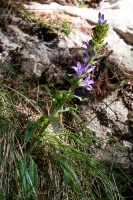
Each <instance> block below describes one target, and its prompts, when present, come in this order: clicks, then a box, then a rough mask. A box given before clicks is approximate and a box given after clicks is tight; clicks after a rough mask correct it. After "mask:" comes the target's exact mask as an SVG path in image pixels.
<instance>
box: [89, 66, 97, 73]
mask: <svg viewBox="0 0 133 200" xmlns="http://www.w3.org/2000/svg"><path fill="white" fill-rule="evenodd" d="M95 68H96V66H95V65H90V66H89V67H88V69H87V73H90V72H91V71H93V70H94V69H95Z"/></svg>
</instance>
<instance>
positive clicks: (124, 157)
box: [80, 91, 133, 165]
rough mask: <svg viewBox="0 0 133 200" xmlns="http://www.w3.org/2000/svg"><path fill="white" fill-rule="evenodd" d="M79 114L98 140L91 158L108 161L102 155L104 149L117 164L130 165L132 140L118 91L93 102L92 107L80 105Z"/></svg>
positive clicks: (127, 111)
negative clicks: (97, 147)
mask: <svg viewBox="0 0 133 200" xmlns="http://www.w3.org/2000/svg"><path fill="white" fill-rule="evenodd" d="M80 113H81V115H82V116H84V118H85V119H86V123H85V124H86V125H87V127H88V129H89V130H90V131H91V132H92V133H93V135H95V136H96V137H97V138H99V140H100V142H99V143H98V145H99V144H100V148H99V150H98V152H97V155H96V152H93V151H92V152H91V153H92V156H94V158H96V159H101V160H104V159H107V160H108V159H109V158H105V155H104V150H105V149H106V150H107V151H108V152H110V153H111V155H112V156H114V157H116V160H117V161H118V162H119V163H121V164H124V165H125V164H126V163H128V164H130V159H129V158H128V156H130V154H132V149H133V140H132V131H131V129H130V124H129V123H128V121H129V118H128V114H129V110H128V109H127V107H126V106H125V103H124V102H123V100H122V99H121V97H119V95H118V91H115V92H113V93H112V94H111V95H109V96H108V97H107V98H104V99H103V100H102V101H101V102H100V103H95V102H93V104H92V105H90V104H89V105H84V106H83V105H82V106H81V109H80ZM127 138H128V141H127ZM116 146H117V147H116ZM118 147H119V148H118ZM113 148H115V151H113ZM100 149H101V150H100Z"/></svg>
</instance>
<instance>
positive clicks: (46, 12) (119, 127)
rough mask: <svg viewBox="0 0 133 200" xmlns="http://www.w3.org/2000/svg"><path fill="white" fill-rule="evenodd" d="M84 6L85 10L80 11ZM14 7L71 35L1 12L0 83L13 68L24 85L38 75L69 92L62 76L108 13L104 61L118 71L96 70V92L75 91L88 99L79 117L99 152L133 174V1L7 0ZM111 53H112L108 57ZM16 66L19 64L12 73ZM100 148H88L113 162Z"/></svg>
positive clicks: (4, 11)
mask: <svg viewBox="0 0 133 200" xmlns="http://www.w3.org/2000/svg"><path fill="white" fill-rule="evenodd" d="M18 3H19V4H18ZM82 3H83V4H85V5H86V7H84V6H83V8H80V7H78V6H79V5H82ZM12 5H14V7H15V8H17V9H18V10H19V11H20V10H25V11H26V12H27V13H30V14H31V15H32V17H34V18H35V19H37V20H40V21H41V22H47V23H51V22H52V23H55V24H59V25H60V26H61V24H62V23H63V22H67V23H68V24H69V27H70V29H71V33H70V35H68V36H65V35H64V34H63V33H62V32H61V31H57V30H56V29H55V31H49V30H48V29H47V28H46V27H43V26H39V25H36V22H33V21H32V22H31V21H28V20H26V19H25V18H24V17H22V15H21V14H20V13H19V14H12V15H11V14H10V9H9V10H8V12H7V10H3V11H2V12H1V15H0V60H1V61H0V62H1V68H0V81H3V80H4V78H5V76H6V73H7V71H8V70H9V69H10V70H14V69H16V70H18V71H19V73H20V78H21V79H23V80H27V79H29V78H31V77H33V75H35V76H36V77H42V78H43V79H44V82H45V83H48V84H49V85H51V84H54V85H56V84H61V85H62V87H66V86H65V85H63V84H64V82H62V81H61V78H60V77H61V76H62V75H65V73H66V72H67V71H69V66H71V65H72V64H74V63H75V61H76V59H77V55H78V54H80V53H81V52H82V51H83V46H82V42H83V41H89V40H90V39H91V35H92V29H93V27H94V25H95V24H96V23H97V16H98V12H99V11H100V12H102V13H104V14H105V18H106V19H107V21H108V24H109V31H108V34H107V37H106V38H105V42H107V43H108V50H107V49H106V51H103V61H104V62H105V61H106V64H107V63H108V65H109V66H115V67H116V68H117V69H118V71H117V70H113V69H111V68H110V69H109V71H108V72H107V73H106V74H105V73H104V70H102V66H103V67H104V68H105V66H106V64H105V65H101V66H100V67H99V66H98V70H97V71H98V72H99V70H101V71H100V73H99V74H98V73H97V74H96V76H97V79H96V84H95V86H94V88H96V92H94V93H89V92H88V91H84V90H83V91H77V93H78V95H80V96H82V97H83V98H87V99H88V101H87V103H86V104H85V105H80V111H79V112H80V115H81V117H82V118H83V119H84V123H85V124H87V127H88V128H89V129H90V130H91V131H92V132H93V134H94V135H95V136H96V137H97V138H99V139H100V140H101V143H100V144H101V147H102V148H103V149H106V150H108V152H110V153H111V154H112V155H113V156H114V157H115V158H116V160H117V162H118V163H120V164H122V165H124V166H125V167H126V168H128V169H129V168H131V169H132V167H133V20H132V19H133V12H132V10H133V1H132V0H112V1H111V0H110V1H109V0H108V1H96V0H95V1H94V0H92V1H91V0H89V1H85V0H84V1H82V2H81V3H80V2H79V1H76V0H75V1H72V0H71V1H63V0H62V1H60V0H59V1H54V2H53V1H51V0H50V1H37V2H32V1H31V2H21V3H20V2H19V1H9V7H12ZM81 7H82V6H81ZM110 50H113V54H111V55H108V56H106V55H107V54H108V52H109V51H110ZM5 60H7V62H6V63H5ZM3 63H5V64H3ZM13 63H14V64H17V63H19V65H17V67H15V68H14V69H11V68H10V65H11V64H13ZM99 76H100V78H99ZM99 82H102V83H101V85H100V88H98V87H97V85H98V83H99ZM101 147H100V148H97V149H94V147H93V146H92V147H90V155H92V156H93V157H94V158H96V159H98V160H109V159H110V157H108V155H107V156H105V154H103V152H102V151H101Z"/></svg>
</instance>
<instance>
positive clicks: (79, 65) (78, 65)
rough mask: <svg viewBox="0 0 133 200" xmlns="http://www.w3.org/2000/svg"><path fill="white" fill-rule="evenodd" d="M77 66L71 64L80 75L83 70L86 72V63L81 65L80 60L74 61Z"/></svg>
mask: <svg viewBox="0 0 133 200" xmlns="http://www.w3.org/2000/svg"><path fill="white" fill-rule="evenodd" d="M76 64H77V67H75V66H72V67H71V68H72V69H74V70H75V72H76V74H77V75H78V76H80V75H81V74H82V73H83V72H86V69H85V67H86V64H84V65H82V64H81V63H80V62H76Z"/></svg>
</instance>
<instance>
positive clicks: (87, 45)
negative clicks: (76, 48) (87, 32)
mask: <svg viewBox="0 0 133 200" xmlns="http://www.w3.org/2000/svg"><path fill="white" fill-rule="evenodd" d="M83 45H86V47H87V50H88V51H89V50H90V44H89V42H83Z"/></svg>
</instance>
